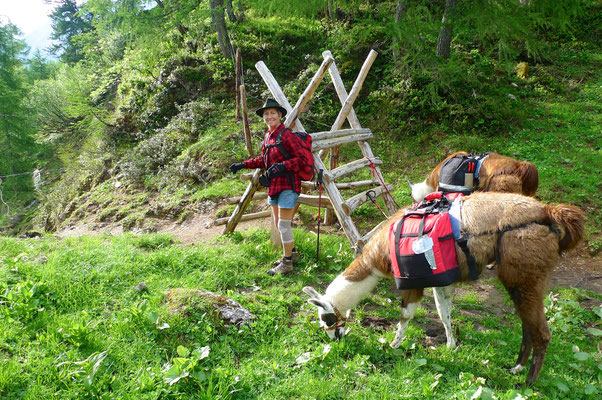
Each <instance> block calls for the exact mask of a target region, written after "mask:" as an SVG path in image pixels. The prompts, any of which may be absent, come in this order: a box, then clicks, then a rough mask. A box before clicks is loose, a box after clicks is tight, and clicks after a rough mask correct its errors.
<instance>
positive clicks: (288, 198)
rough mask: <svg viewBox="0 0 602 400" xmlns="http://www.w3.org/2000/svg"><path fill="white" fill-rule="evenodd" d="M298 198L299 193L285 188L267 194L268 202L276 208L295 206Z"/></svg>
mask: <svg viewBox="0 0 602 400" xmlns="http://www.w3.org/2000/svg"><path fill="white" fill-rule="evenodd" d="M298 198H299V193H297V192H294V191H292V190H290V189H286V190H283V191H282V192H280V193H278V194H277V195H275V196H268V204H269V205H271V206H278V208H295V204H297V199H298Z"/></svg>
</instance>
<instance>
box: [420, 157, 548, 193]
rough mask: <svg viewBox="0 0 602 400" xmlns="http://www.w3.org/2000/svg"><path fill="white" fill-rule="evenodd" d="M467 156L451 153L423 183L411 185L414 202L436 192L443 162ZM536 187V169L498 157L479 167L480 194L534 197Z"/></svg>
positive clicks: (484, 162)
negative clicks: (501, 193) (457, 156)
mask: <svg viewBox="0 0 602 400" xmlns="http://www.w3.org/2000/svg"><path fill="white" fill-rule="evenodd" d="M467 154H468V153H467V152H465V151H458V152H455V153H453V154H452V155H450V156H448V157H446V158H445V160H443V161H441V162H440V163H439V164H438V165H437V166H436V167H435V168H434V169H433V170H432V171H431V173H430V174H429V176H428V177H427V178H426V179H425V180H424V181H423V182H421V183H416V184H410V187H411V189H412V198H413V199H414V201H416V202H419V201H422V200H423V199H424V196H426V195H427V194H429V193H431V192H434V191H435V190H436V189H437V186H438V185H439V174H440V172H441V166H442V165H443V163H444V162H445V161H447V160H448V159H450V158H453V157H455V156H456V155H467ZM538 185H539V175H538V173H537V167H536V166H535V165H533V164H531V163H530V162H526V161H518V160H516V159H514V158H512V157H508V156H503V155H501V154H497V153H490V154H489V155H488V156H487V158H485V160H483V163H482V164H481V168H480V170H479V181H478V186H477V187H476V190H477V191H482V192H504V193H520V194H524V195H526V196H534V195H535V192H536V191H537V186H538Z"/></svg>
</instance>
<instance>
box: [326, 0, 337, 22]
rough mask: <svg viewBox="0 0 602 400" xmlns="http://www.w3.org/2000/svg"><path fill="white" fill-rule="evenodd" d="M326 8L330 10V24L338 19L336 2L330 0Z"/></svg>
mask: <svg viewBox="0 0 602 400" xmlns="http://www.w3.org/2000/svg"><path fill="white" fill-rule="evenodd" d="M326 6H327V8H328V19H330V22H334V21H335V20H336V18H337V9H336V7H335V5H334V0H328V2H327V5H326Z"/></svg>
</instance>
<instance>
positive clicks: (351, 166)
mask: <svg viewBox="0 0 602 400" xmlns="http://www.w3.org/2000/svg"><path fill="white" fill-rule="evenodd" d="M371 163H374V165H381V164H382V163H383V162H382V160H381V159H380V158H378V157H373V158H371V159H367V158H360V159H359V160H355V161H352V162H350V163H348V164H345V165H341V166H340V167H338V168H336V169H334V170H331V171H330V173H331V174H332V179H339V178H340V177H342V176H345V175H349V174H351V173H353V172H355V171H357V170H360V169H362V168H365V167H367V166H369V165H370V164H371Z"/></svg>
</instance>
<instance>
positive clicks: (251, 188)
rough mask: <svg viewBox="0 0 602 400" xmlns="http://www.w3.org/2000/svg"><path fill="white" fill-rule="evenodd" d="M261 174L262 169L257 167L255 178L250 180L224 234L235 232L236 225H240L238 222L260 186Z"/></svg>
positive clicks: (254, 173) (228, 221)
mask: <svg viewBox="0 0 602 400" xmlns="http://www.w3.org/2000/svg"><path fill="white" fill-rule="evenodd" d="M259 175H261V170H260V169H256V170H255V172H253V178H252V179H251V182H249V185H248V186H247V189H246V190H245V193H244V194H243V195H242V199H241V200H240V203H238V205H237V206H236V208H235V209H234V212H233V213H232V215H231V216H230V218H228V220H227V224H226V227H225V228H224V232H223V234H226V233H231V232H234V228H236V225H238V222H239V221H240V219H241V218H242V215H243V213H244V212H245V210H246V209H247V207H248V206H249V203H250V202H251V200H253V195H254V194H255V192H256V191H257V189H258V188H259Z"/></svg>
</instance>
